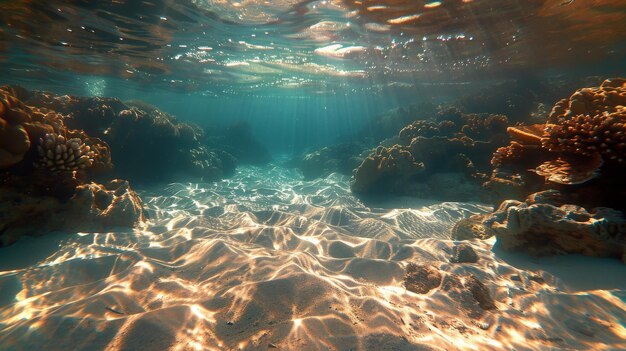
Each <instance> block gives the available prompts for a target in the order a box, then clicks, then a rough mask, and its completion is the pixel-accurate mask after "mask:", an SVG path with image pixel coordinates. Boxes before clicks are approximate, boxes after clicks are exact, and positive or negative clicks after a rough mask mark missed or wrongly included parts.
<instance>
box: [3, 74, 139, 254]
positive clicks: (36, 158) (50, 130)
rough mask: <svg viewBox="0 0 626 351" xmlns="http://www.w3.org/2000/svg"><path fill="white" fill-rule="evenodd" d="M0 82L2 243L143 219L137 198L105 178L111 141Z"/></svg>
mask: <svg viewBox="0 0 626 351" xmlns="http://www.w3.org/2000/svg"><path fill="white" fill-rule="evenodd" d="M24 93H25V91H24V90H23V89H20V88H12V87H7V86H4V87H2V88H0V246H4V245H9V244H11V243H13V242H15V241H16V240H17V239H18V238H19V237H20V236H22V235H26V234H28V235H41V234H45V233H49V232H52V231H103V230H109V229H111V228H117V227H133V226H135V225H137V224H139V223H140V222H141V221H143V220H144V214H143V209H142V203H141V199H140V198H139V196H137V194H136V193H135V192H134V191H133V190H132V189H131V188H130V186H129V184H128V182H126V181H124V180H117V179H115V180H108V181H105V182H104V183H105V185H103V184H99V183H98V182H102V179H104V178H107V177H110V174H111V169H112V167H113V165H112V163H111V149H110V147H109V145H108V144H107V143H106V142H105V141H103V140H101V139H99V138H97V137H94V136H91V135H89V134H88V133H86V132H85V131H84V130H82V129H76V128H72V127H69V126H68V122H69V121H68V117H67V116H65V115H63V114H60V113H58V112H57V111H54V110H51V109H49V108H45V107H33V106H29V105H27V104H25V103H24V102H23V101H22V100H21V97H23V96H24Z"/></svg>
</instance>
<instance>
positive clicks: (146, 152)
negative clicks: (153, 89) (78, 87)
mask: <svg viewBox="0 0 626 351" xmlns="http://www.w3.org/2000/svg"><path fill="white" fill-rule="evenodd" d="M14 89H19V88H14ZM19 95H20V96H21V98H22V99H24V101H25V102H27V103H28V104H32V105H35V106H39V107H41V108H48V109H53V110H55V111H59V112H60V113H63V114H65V115H67V117H66V118H65V119H64V123H65V124H66V125H67V126H68V127H69V128H74V129H79V130H83V131H84V132H85V133H86V134H87V135H89V136H90V137H95V138H100V139H101V140H103V141H104V142H106V143H107V144H108V145H110V146H111V153H112V154H113V155H114V159H113V162H114V163H115V168H114V174H115V176H117V177H121V178H125V179H131V180H133V181H137V182H147V181H171V180H175V179H177V178H178V177H180V175H181V174H190V175H193V176H197V177H199V178H201V179H202V180H204V181H214V180H218V179H221V178H223V177H225V176H228V175H229V174H232V173H233V172H234V167H235V166H236V164H237V161H233V159H232V155H230V154H229V153H227V152H224V151H223V150H222V149H217V148H211V147H209V145H208V144H210V143H207V141H206V140H205V138H206V135H205V132H204V131H203V130H202V128H200V127H198V126H196V125H192V124H188V123H181V122H179V121H178V120H177V119H176V118H175V117H174V116H171V115H169V114H167V113H165V112H163V111H161V110H159V109H157V108H155V107H154V106H151V105H149V104H147V103H144V102H141V101H128V102H126V103H124V102H122V101H120V100H118V99H115V98H100V97H78V96H68V95H62V96H59V95H54V94H51V93H47V92H41V91H32V92H31V91H26V90H24V89H19ZM229 139H235V138H233V137H231V138H229ZM240 140H242V138H239V139H236V140H234V141H233V143H236V142H238V141H240ZM218 147H219V146H218ZM251 148H252V149H254V150H262V149H263V148H262V147H261V146H258V145H255V146H253V147H251ZM92 149H93V147H92ZM256 152H257V153H258V151H256ZM242 154H244V153H242ZM138 159H148V160H151V162H141V163H140V162H137V160H138ZM223 167H226V169H224V168H223Z"/></svg>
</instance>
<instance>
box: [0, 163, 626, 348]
mask: <svg viewBox="0 0 626 351" xmlns="http://www.w3.org/2000/svg"><path fill="white" fill-rule="evenodd" d="M294 178H296V176H295V175H293V174H291V173H290V172H287V171H285V170H282V169H274V170H258V169H250V170H244V171H243V172H241V173H240V174H239V175H238V176H237V177H235V178H233V179H232V180H229V181H224V182H221V183H218V184H215V185H206V186H204V187H203V186H196V185H191V186H190V185H182V184H175V185H172V186H170V187H168V188H166V189H158V190H157V191H155V192H146V193H145V194H144V197H145V198H146V199H147V200H148V201H146V202H147V205H148V206H149V207H150V209H151V214H152V220H151V222H150V223H149V224H148V225H147V226H146V228H143V229H142V230H137V231H136V232H134V233H108V234H84V235H69V236H67V240H65V239H63V240H64V241H63V242H61V243H60V246H59V240H60V239H59V236H51V237H47V238H39V239H34V240H31V241H29V242H23V243H18V244H17V246H12V247H9V248H4V249H0V257H2V260H0V264H2V267H0V270H3V271H4V272H2V273H0V349H2V350H40V349H41V350H267V349H274V348H277V349H282V350H512V349H515V350H590V349H594V350H620V349H626V328H625V325H624V324H623V323H624V321H626V303H625V300H626V290H625V287H624V285H623V280H622V279H623V278H624V277H625V275H624V274H623V273H624V270H623V268H622V266H620V265H617V264H615V262H612V261H606V260H592V259H585V260H582V259H580V257H575V258H570V259H569V261H568V259H565V260H553V261H550V262H549V263H550V264H546V262H547V261H541V260H535V259H530V258H528V257H524V256H520V255H510V254H506V255H505V254H501V253H497V254H496V253H494V251H492V245H493V240H491V241H488V242H476V243H472V246H473V247H474V248H475V250H476V252H477V253H478V255H479V257H480V260H479V262H478V263H476V264H452V263H448V260H449V257H450V252H451V248H452V246H453V245H454V243H453V242H451V241H449V240H446V239H445V237H446V235H447V232H448V230H449V228H450V226H451V225H452V223H454V222H455V221H456V220H458V219H459V218H462V217H463V216H465V215H468V214H470V213H478V212H480V211H484V210H486V209H487V208H486V207H481V206H479V205H476V204H455V203H444V204H436V205H431V206H429V207H424V208H419V209H369V208H366V207H365V206H363V205H362V204H361V203H359V202H358V201H357V200H356V199H354V198H352V197H351V196H350V195H349V193H348V191H347V184H346V179H345V178H342V177H335V176H333V177H330V178H328V179H326V180H320V181H315V182H299V181H296V180H294ZM28 248H33V253H32V254H31V253H30V252H29V251H28ZM51 248H53V250H51ZM35 252H39V255H38V256H36V255H34V253H35ZM496 252H497V250H496ZM11 256H13V258H9V259H7V257H11ZM25 256H33V257H39V259H38V262H37V263H35V262H33V260H23V261H20V260H19V259H18V258H20V257H25ZM499 256H502V257H504V258H505V260H503V259H501V258H499ZM44 257H45V258H44ZM408 262H421V263H428V264H432V265H434V266H436V267H438V268H440V269H441V270H442V271H443V272H445V274H456V275H459V276H466V275H468V274H473V275H475V276H476V277H477V278H479V280H480V281H481V282H483V283H484V284H485V285H486V286H487V287H488V288H489V290H490V292H491V295H492V297H493V298H494V300H495V303H496V306H497V310H490V311H483V310H482V309H481V308H480V307H479V306H478V305H477V303H472V302H471V301H469V302H468V301H467V300H463V299H462V298H459V296H458V295H455V294H451V293H449V292H446V291H445V290H444V289H443V288H437V289H434V290H431V291H430V292H429V293H428V294H415V293H412V292H408V291H406V290H405V289H404V287H403V285H402V279H403V275H404V267H405V266H406V264H407V263H408ZM578 263H580V264H578ZM539 268H545V269H546V270H548V271H550V272H552V273H554V274H555V275H557V276H560V277H563V280H558V279H557V278H555V277H554V276H552V275H550V274H548V273H538V274H534V273H532V272H529V271H528V269H532V270H535V269H539ZM567 268H569V269H567ZM583 268H584V269H583ZM572 271H573V272H574V274H575V275H572V274H571V272H572ZM568 272H569V273H568ZM583 272H588V273H586V274H587V275H586V277H587V278H585V279H583V278H582V277H583ZM601 273H603V274H601ZM576 275H580V276H581V279H580V281H578V280H577V279H576ZM616 275H618V276H621V277H615V276H616ZM602 276H603V277H604V279H600V278H596V277H602ZM538 278H541V279H538ZM592 278H593V279H595V280H591V279H592ZM577 284H578V285H577ZM461 297H462V296H461ZM620 323H621V324H620Z"/></svg>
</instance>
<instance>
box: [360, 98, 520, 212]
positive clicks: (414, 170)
mask: <svg viewBox="0 0 626 351" xmlns="http://www.w3.org/2000/svg"><path fill="white" fill-rule="evenodd" d="M507 121H508V120H507V118H506V117H505V116H502V115H475V114H471V115H467V114H464V113H462V112H460V111H459V110H458V109H454V108H448V109H442V110H440V112H439V113H438V115H437V117H436V119H434V120H417V121H414V122H413V123H411V124H409V125H407V126H406V127H404V128H403V129H402V130H401V131H400V132H399V134H398V137H397V139H396V140H393V141H392V142H391V144H392V145H391V146H389V147H386V146H383V144H384V143H383V144H381V146H379V147H378V148H377V149H376V150H375V151H373V152H372V153H370V155H369V156H368V157H367V158H366V159H365V160H364V161H363V162H362V163H361V165H360V166H359V167H357V168H356V169H355V170H354V171H353V177H352V183H351V187H352V190H353V191H354V192H355V193H360V194H370V193H395V194H401V195H413V196H419V197H431V198H438V199H444V200H461V201H462V200H472V199H476V198H477V197H478V194H479V192H480V184H481V183H482V181H483V180H484V178H485V176H484V173H486V172H487V171H488V169H489V168H490V163H489V161H490V158H489V155H491V153H492V152H493V151H494V150H495V149H496V148H497V147H498V146H501V145H503V144H505V143H506V141H507V135H506V126H507V123H508V122H507Z"/></svg>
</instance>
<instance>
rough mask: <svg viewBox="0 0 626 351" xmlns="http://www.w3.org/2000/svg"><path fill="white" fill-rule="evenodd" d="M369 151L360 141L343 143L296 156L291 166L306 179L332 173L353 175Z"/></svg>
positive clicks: (290, 163)
mask: <svg viewBox="0 0 626 351" xmlns="http://www.w3.org/2000/svg"><path fill="white" fill-rule="evenodd" d="M366 151H367V148H366V147H365V145H363V144H362V143H360V142H351V143H342V144H337V145H332V146H327V147H323V148H321V149H317V150H314V151H311V152H308V153H305V154H304V155H302V156H300V157H297V158H294V159H293V160H291V161H290V162H289V165H290V166H293V167H296V168H298V169H299V170H300V171H301V172H302V175H304V179H315V178H323V177H327V176H328V175H330V174H331V173H341V174H346V175H351V174H352V170H353V169H355V168H356V167H357V166H358V165H359V164H360V163H361V162H362V161H363V158H364V157H363V156H362V154H363V153H364V152H366Z"/></svg>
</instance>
